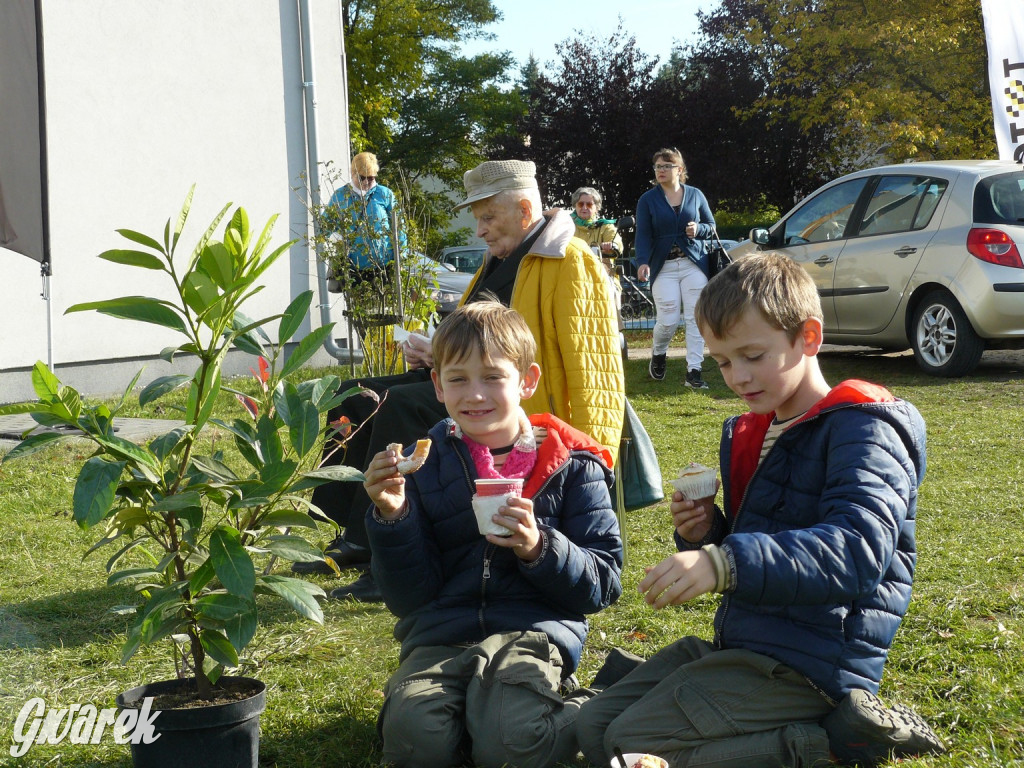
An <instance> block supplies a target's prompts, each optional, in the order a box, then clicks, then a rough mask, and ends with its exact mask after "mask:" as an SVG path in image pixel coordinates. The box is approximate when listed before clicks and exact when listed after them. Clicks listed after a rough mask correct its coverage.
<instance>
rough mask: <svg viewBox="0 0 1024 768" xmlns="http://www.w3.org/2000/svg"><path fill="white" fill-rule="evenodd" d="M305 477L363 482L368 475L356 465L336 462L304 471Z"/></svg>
mask: <svg viewBox="0 0 1024 768" xmlns="http://www.w3.org/2000/svg"><path fill="white" fill-rule="evenodd" d="M302 476H303V477H309V478H312V479H315V480H323V481H324V482H341V483H346V482H356V481H358V482H360V483H361V482H363V481H364V480H366V476H365V475H364V474H363V473H362V472H360V471H359V470H358V469H356V468H355V467H349V466H346V465H344V464H334V465H331V466H326V467H317V468H316V469H311V470H309V471H308V472H303V473H302Z"/></svg>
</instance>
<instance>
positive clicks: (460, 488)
mask: <svg viewBox="0 0 1024 768" xmlns="http://www.w3.org/2000/svg"><path fill="white" fill-rule="evenodd" d="M530 420H531V422H532V423H534V424H538V423H540V424H542V425H543V426H545V427H547V428H548V435H547V437H546V438H545V439H544V440H543V442H541V444H540V446H539V449H538V457H537V465H536V467H535V468H534V470H533V472H532V473H531V475H530V477H529V478H528V480H527V483H526V487H525V489H524V491H523V494H524V496H526V497H529V498H532V499H533V505H534V515H535V516H536V518H537V527H538V528H539V529H540V531H541V533H542V535H543V539H544V545H543V550H542V552H541V555H540V557H539V558H538V559H537V560H536V561H534V562H532V563H524V562H522V561H521V560H520V559H519V558H517V557H516V556H515V555H514V554H513V553H512V551H511V550H510V549H507V548H504V547H498V546H496V545H494V544H490V543H489V542H488V541H487V540H486V539H485V538H484V537H483V536H481V535H480V533H479V531H478V529H477V524H476V518H475V517H474V515H473V510H472V502H471V498H472V495H473V481H474V480H475V479H476V476H477V473H476V467H475V465H474V464H473V460H472V459H471V458H470V455H469V450H468V449H467V448H466V444H465V443H464V442H463V441H462V439H461V438H459V437H457V436H456V435H455V434H454V428H455V425H454V422H453V421H452V420H451V419H445V420H444V421H441V422H439V423H438V424H436V425H434V427H432V428H431V430H430V437H431V439H432V441H433V447H432V448H431V450H430V453H429V455H428V456H427V460H426V463H425V464H424V465H423V466H422V467H421V468H420V469H419V470H417V471H416V472H415V473H413V474H410V475H407V476H406V483H405V495H406V504H407V512H406V513H405V514H404V515H403V516H401V517H399V518H398V519H397V520H395V521H387V520H383V519H382V518H380V517H378V516H377V515H375V514H374V510H373V509H372V508H371V510H370V511H369V512H368V514H367V518H366V527H367V533H368V534H369V539H370V548H371V549H372V551H373V558H372V559H371V567H372V569H373V575H374V578H375V579H376V581H377V583H378V584H379V585H380V589H381V592H382V593H383V595H384V602H385V603H386V604H387V606H388V608H389V609H390V610H391V612H392V613H393V614H395V615H396V616H397V617H398V623H397V624H396V625H395V637H396V638H397V639H398V640H399V641H400V642H401V643H402V651H401V657H402V658H403V659H404V658H405V657H406V656H408V655H409V653H410V652H411V651H412V650H413V649H414V648H417V647H420V646H427V645H454V644H457V643H478V642H480V641H482V640H484V639H485V638H487V637H489V636H490V635H493V634H497V633H501V632H514V631H526V630H532V631H536V632H544V633H545V634H546V635H547V636H548V638H549V639H550V641H551V642H552V643H553V644H554V645H555V646H556V647H557V648H558V649H559V651H560V653H561V656H562V663H563V666H562V677H563V678H565V677H568V676H569V675H570V674H572V672H573V671H575V669H576V666H577V664H578V663H579V660H580V654H581V653H582V651H583V640H584V638H585V637H586V635H587V629H588V627H587V620H586V618H585V615H586V614H588V613H594V612H596V611H599V610H601V609H603V608H606V607H607V606H609V605H611V604H612V603H613V602H615V601H616V600H617V599H618V597H619V595H620V594H621V593H622V582H621V569H622V539H621V538H620V536H619V526H618V521H617V519H616V517H615V512H614V510H613V509H612V501H611V496H610V495H609V491H608V486H609V483H610V481H611V471H610V470H609V469H608V467H607V465H606V464H605V461H610V457H609V456H608V455H607V450H606V449H604V448H603V447H602V446H600V445H598V444H597V443H596V442H595V441H594V440H593V439H591V438H590V437H589V436H587V435H585V434H584V433H582V432H580V431H579V430H575V429H573V428H572V427H570V426H569V425H568V424H565V422H562V421H560V420H558V419H556V418H555V417H554V416H551V415H550V414H535V415H532V416H530ZM534 491H535V492H534Z"/></svg>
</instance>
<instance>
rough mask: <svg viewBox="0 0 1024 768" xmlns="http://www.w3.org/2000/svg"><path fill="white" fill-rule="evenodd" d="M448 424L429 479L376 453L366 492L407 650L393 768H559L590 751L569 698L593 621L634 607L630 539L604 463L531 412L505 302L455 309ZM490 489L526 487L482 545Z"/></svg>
mask: <svg viewBox="0 0 1024 768" xmlns="http://www.w3.org/2000/svg"><path fill="white" fill-rule="evenodd" d="M432 351H433V355H434V363H435V367H434V369H433V371H432V372H431V377H432V379H433V381H434V386H435V390H436V394H437V397H438V399H439V400H441V401H442V402H443V403H444V405H445V409H446V410H447V411H448V414H449V417H450V418H447V419H445V420H443V421H441V422H440V423H438V424H436V425H435V426H434V427H433V428H432V429H431V430H430V433H429V437H430V439H431V441H432V447H431V449H430V452H429V454H428V455H427V458H426V461H425V462H424V464H423V466H422V467H420V468H419V469H418V470H415V471H414V472H413V473H410V474H406V475H402V474H399V472H398V470H397V466H398V461H399V460H400V459H402V458H403V457H401V456H399V455H398V452H397V451H395V450H386V451H382V452H380V453H378V454H377V455H376V456H375V457H374V459H373V461H372V462H371V463H370V466H369V468H368V469H367V471H366V482H365V487H366V490H367V493H368V494H369V496H370V498H371V499H372V500H373V503H374V505H375V507H374V508H373V509H372V510H370V512H369V514H368V517H367V531H368V533H369V540H370V548H371V550H372V552H373V557H372V558H371V564H372V565H371V567H372V569H373V575H374V577H375V579H376V580H377V583H378V584H379V585H380V589H381V592H382V593H383V596H384V601H385V603H386V604H387V606H388V608H389V609H390V610H391V611H392V612H393V613H394V614H395V615H396V616H397V617H398V623H397V624H396V625H395V637H396V638H397V639H398V640H399V641H401V644H402V649H401V656H400V664H399V667H398V670H397V671H396V672H395V673H394V674H393V675H392V677H391V679H390V680H389V681H388V684H387V686H386V690H385V702H384V706H383V708H382V710H381V713H380V717H379V719H378V728H379V730H380V733H381V736H382V738H383V741H384V750H383V751H384V762H385V763H386V764H390V765H396V766H431V768H434V767H437V766H454V765H464V764H465V763H466V761H467V760H470V761H472V763H473V764H475V765H478V766H495V768H497V766H502V765H515V766H520V768H529V767H530V766H551V765H554V764H555V763H557V762H562V761H567V760H572V759H573V758H574V757H575V755H576V753H577V752H578V744H577V741H576V737H575V727H574V726H575V720H576V715H577V713H578V711H579V707H580V704H581V703H582V701H583V700H584V699H585V698H587V697H588V696H590V695H591V692H590V691H588V690H586V689H580V690H578V691H577V692H576V693H575V694H573V693H571V692H570V693H569V694H568V695H567V696H566V697H565V698H563V696H562V694H561V693H560V689H566V688H571V687H572V686H571V685H564V683H566V681H568V679H569V678H570V676H572V674H573V672H574V670H575V669H576V665H577V664H578V662H579V659H580V654H581V651H582V648H583V641H584V638H585V637H586V634H587V620H586V618H585V616H586V614H589V613H594V612H596V611H599V610H601V609H602V608H605V607H607V606H608V605H610V604H611V603H613V602H614V601H615V600H616V599H617V598H618V596H619V595H620V594H621V592H622V585H621V581H620V571H621V568H622V541H621V539H620V536H619V528H618V522H617V520H616V517H615V513H614V511H613V508H612V502H611V497H610V494H609V491H608V487H609V483H610V480H611V472H610V469H609V465H610V463H611V457H610V455H609V454H608V451H607V449H605V448H604V447H602V446H601V445H599V444H598V443H597V442H596V441H594V440H593V439H591V438H590V437H588V436H587V435H585V434H583V433H582V432H580V431H578V430H575V429H573V428H572V427H570V426H569V425H568V424H566V423H564V422H562V421H560V420H559V419H557V418H555V417H554V416H552V415H550V414H539V415H533V416H530V417H527V416H526V414H525V413H524V411H523V410H522V408H521V407H520V401H521V400H522V399H524V398H528V397H530V395H532V394H533V391H534V389H535V388H536V386H537V382H538V381H539V378H540V368H539V367H538V366H537V364H536V363H535V362H534V355H535V351H536V342H535V341H534V338H533V334H532V333H531V332H530V329H529V327H528V326H527V325H526V322H525V321H524V320H523V318H522V316H521V315H520V314H519V313H518V312H516V311H515V310H512V309H509V308H507V307H505V306H503V305H502V304H499V303H496V302H488V301H483V302H474V303H472V304H467V305H465V306H463V307H461V308H459V309H458V310H457V311H456V312H455V313H453V314H452V315H451V316H450V317H448V318H447V319H446V320H445V321H444V322H443V323H442V324H441V325H440V327H439V328H438V331H437V333H436V334H435V335H434V338H433V342H432ZM477 478H523V480H524V487H523V493H522V496H521V497H514V496H513V497H511V498H509V500H508V502H507V506H503V507H501V508H500V510H499V513H500V514H496V515H494V516H493V522H495V523H497V524H498V525H499V526H501V527H502V528H504V529H506V530H507V531H508V535H500V536H499V535H494V534H487V535H486V536H483V535H481V534H480V533H479V530H478V527H477V522H476V518H475V516H474V513H473V509H472V496H473V492H474V481H475V480H476V479H477Z"/></svg>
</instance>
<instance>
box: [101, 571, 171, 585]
mask: <svg viewBox="0 0 1024 768" xmlns="http://www.w3.org/2000/svg"><path fill="white" fill-rule="evenodd" d="M163 576H164V575H163V574H162V573H160V571H154V570H153V569H152V568H129V569H128V570H126V571H118V572H117V573H112V574H110V575H109V576H108V577H107V586H108V587H112V586H114V585H115V584H120V583H121V582H123V581H136V580H140V579H152V581H153V583H155V584H158V583H160V582H161V580H162V579H163Z"/></svg>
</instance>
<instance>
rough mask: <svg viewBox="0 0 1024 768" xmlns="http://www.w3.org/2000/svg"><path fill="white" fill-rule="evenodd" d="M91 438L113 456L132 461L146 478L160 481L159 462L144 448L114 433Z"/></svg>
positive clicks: (155, 481)
mask: <svg viewBox="0 0 1024 768" xmlns="http://www.w3.org/2000/svg"><path fill="white" fill-rule="evenodd" d="M93 439H94V440H95V441H96V442H97V443H99V444H100V445H101V446H103V447H104V448H106V449H107V451H109V452H110V453H112V454H114V455H115V456H117V457H119V458H121V459H126V460H127V461H131V462H133V463H134V465H135V466H136V467H137V468H138V470H139V471H140V472H142V473H143V474H144V475H145V476H146V479H148V480H150V481H151V482H154V483H157V482H160V462H159V461H157V458H156V456H154V455H153V454H151V453H150V452H149V451H147V450H146V449H145V448H142V447H141V446H138V445H136V444H135V443H133V442H132V441H131V440H125V439H124V438H122V437H117V436H116V435H93Z"/></svg>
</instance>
